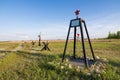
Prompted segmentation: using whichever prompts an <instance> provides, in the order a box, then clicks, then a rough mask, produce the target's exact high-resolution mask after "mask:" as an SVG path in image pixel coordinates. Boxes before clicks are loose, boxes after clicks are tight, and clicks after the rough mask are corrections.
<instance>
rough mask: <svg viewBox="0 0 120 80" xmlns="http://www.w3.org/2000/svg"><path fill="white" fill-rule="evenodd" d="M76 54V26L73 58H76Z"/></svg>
mask: <svg viewBox="0 0 120 80" xmlns="http://www.w3.org/2000/svg"><path fill="white" fill-rule="evenodd" d="M75 55H76V27H74V46H73V58H74V59H75V58H76V57H75Z"/></svg>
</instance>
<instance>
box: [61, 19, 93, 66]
mask: <svg viewBox="0 0 120 80" xmlns="http://www.w3.org/2000/svg"><path fill="white" fill-rule="evenodd" d="M82 25H84V27H85V31H86V34H87V38H88V42H89V46H90V49H91V52H92V56H93V59H94V60H95V55H94V52H93V48H92V44H91V41H90V37H89V34H88V30H87V27H86V23H85V21H84V20H82V19H81V18H77V19H73V20H71V21H70V25H69V29H68V34H67V39H66V43H65V48H64V52H63V57H62V62H63V61H64V57H65V53H66V48H67V44H68V39H69V34H70V30H71V28H74V47H73V58H74V59H75V58H76V56H75V54H76V28H77V27H80V32H81V41H82V49H83V55H84V61H85V67H87V68H88V61H87V57H86V50H85V44H84V35H83V27H82Z"/></svg>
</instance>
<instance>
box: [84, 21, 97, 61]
mask: <svg viewBox="0 0 120 80" xmlns="http://www.w3.org/2000/svg"><path fill="white" fill-rule="evenodd" d="M82 22H83V23H84V27H85V30H86V34H87V37H88V42H89V45H90V49H91V52H92V56H93V59H94V60H95V55H94V51H93V48H92V44H91V41H90V37H89V34H88V30H87V27H86V23H85V21H82Z"/></svg>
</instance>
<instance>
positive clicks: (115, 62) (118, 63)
mask: <svg viewBox="0 0 120 80" xmlns="http://www.w3.org/2000/svg"><path fill="white" fill-rule="evenodd" d="M109 63H110V64H111V65H112V66H115V67H118V68H120V62H117V61H109Z"/></svg>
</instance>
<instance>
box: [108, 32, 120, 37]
mask: <svg viewBox="0 0 120 80" xmlns="http://www.w3.org/2000/svg"><path fill="white" fill-rule="evenodd" d="M107 38H108V39H120V31H117V33H111V32H109V34H108V37H107Z"/></svg>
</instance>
